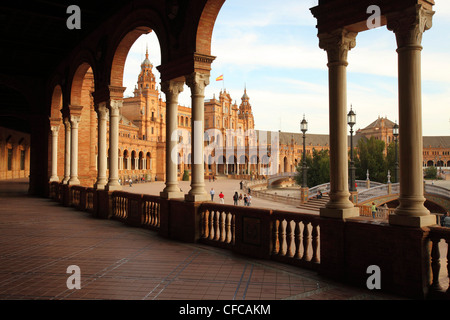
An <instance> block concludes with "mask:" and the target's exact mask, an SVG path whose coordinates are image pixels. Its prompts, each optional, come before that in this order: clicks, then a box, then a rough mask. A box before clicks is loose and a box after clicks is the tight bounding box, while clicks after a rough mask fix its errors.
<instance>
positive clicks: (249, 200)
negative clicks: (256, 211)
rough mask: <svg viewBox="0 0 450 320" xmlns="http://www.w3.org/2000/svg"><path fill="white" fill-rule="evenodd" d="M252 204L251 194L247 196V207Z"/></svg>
mask: <svg viewBox="0 0 450 320" xmlns="http://www.w3.org/2000/svg"><path fill="white" fill-rule="evenodd" d="M251 204H252V196H251V195H250V194H249V195H248V196H247V207H250V205H251Z"/></svg>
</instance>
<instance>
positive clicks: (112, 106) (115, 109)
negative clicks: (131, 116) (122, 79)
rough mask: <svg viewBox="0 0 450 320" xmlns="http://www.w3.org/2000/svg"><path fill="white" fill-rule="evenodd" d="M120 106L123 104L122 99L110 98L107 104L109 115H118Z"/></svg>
mask: <svg viewBox="0 0 450 320" xmlns="http://www.w3.org/2000/svg"><path fill="white" fill-rule="evenodd" d="M122 106H123V100H116V99H111V100H110V101H109V106H108V109H109V112H110V115H111V116H118V115H119V111H120V108H122Z"/></svg>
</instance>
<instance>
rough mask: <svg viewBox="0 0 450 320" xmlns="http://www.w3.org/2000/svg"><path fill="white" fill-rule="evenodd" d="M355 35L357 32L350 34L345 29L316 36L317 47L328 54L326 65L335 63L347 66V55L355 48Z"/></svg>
mask: <svg viewBox="0 0 450 320" xmlns="http://www.w3.org/2000/svg"><path fill="white" fill-rule="evenodd" d="M357 35H358V33H357V32H350V31H348V30H346V29H338V30H335V31H333V32H330V33H321V34H319V35H318V37H319V47H320V48H321V49H324V50H325V51H326V52H327V54H328V65H330V64H336V63H337V64H343V65H345V66H347V65H348V62H347V55H348V52H349V51H350V50H351V49H353V48H354V47H355V46H356V36H357Z"/></svg>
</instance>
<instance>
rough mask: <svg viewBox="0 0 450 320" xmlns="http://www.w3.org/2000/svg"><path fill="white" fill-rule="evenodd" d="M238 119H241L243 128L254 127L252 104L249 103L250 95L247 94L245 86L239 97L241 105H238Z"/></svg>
mask: <svg viewBox="0 0 450 320" xmlns="http://www.w3.org/2000/svg"><path fill="white" fill-rule="evenodd" d="M239 119H241V120H242V122H243V124H244V128H245V130H248V129H253V128H254V126H255V121H254V118H253V112H252V106H251V104H250V97H249V96H248V94H247V87H245V89H244V95H243V96H242V98H241V105H240V106H239Z"/></svg>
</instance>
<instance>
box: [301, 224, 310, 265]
mask: <svg viewBox="0 0 450 320" xmlns="http://www.w3.org/2000/svg"><path fill="white" fill-rule="evenodd" d="M309 240H310V237H309V223H306V222H305V223H304V228H303V257H302V260H304V261H308V256H309Z"/></svg>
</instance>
